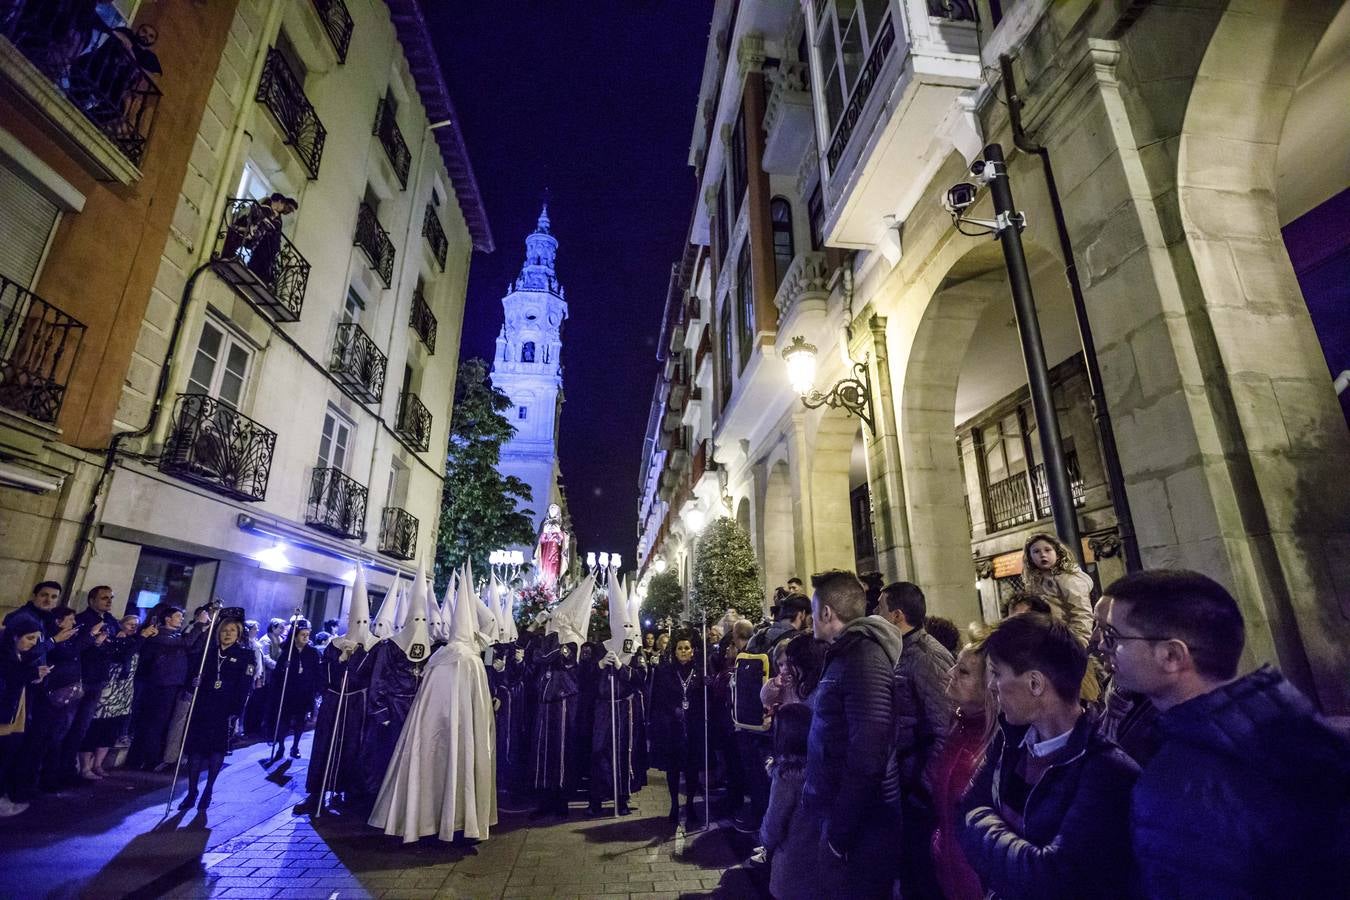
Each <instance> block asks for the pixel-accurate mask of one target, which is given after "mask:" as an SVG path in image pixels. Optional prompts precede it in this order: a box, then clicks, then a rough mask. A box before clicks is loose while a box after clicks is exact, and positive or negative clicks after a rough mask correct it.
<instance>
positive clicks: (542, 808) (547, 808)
mask: <svg viewBox="0 0 1350 900" xmlns="http://www.w3.org/2000/svg"><path fill="white" fill-rule="evenodd" d="M552 814H553V804H551V803H549V802H548V801H545V802H543V803H541V804H540V805H539V806H536V807H535V808H534V809H532V810H530V821H532V822H533V821H535V820H536V819H542V818H543V817H544V816H549V815H552Z"/></svg>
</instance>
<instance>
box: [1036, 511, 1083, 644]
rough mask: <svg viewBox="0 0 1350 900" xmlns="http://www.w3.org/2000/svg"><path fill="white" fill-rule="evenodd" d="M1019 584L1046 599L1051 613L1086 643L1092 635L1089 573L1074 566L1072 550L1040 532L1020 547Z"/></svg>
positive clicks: (1076, 564) (1075, 561)
mask: <svg viewBox="0 0 1350 900" xmlns="http://www.w3.org/2000/svg"><path fill="white" fill-rule="evenodd" d="M1022 584H1023V585H1024V589H1025V590H1026V591H1028V592H1030V593H1033V594H1040V595H1041V596H1042V597H1044V598H1045V599H1047V600H1049V601H1050V605H1051V606H1052V607H1054V612H1055V615H1056V616H1058V617H1059V618H1060V619H1062V620H1063V621H1064V623H1065V624H1066V625H1068V626H1069V629H1070V630H1071V631H1072V632H1073V633H1074V634H1075V635H1077V636H1078V638H1079V640H1081V641H1082V642H1083V645H1084V646H1086V645H1087V642H1088V638H1090V637H1091V636H1092V576H1091V575H1089V574H1088V573H1086V572H1084V571H1083V570H1082V569H1080V568H1079V567H1078V561H1077V559H1075V558H1074V554H1073V551H1071V550H1070V549H1069V548H1068V547H1066V546H1064V543H1063V542H1062V541H1060V539H1059V538H1057V537H1055V536H1054V535H1052V534H1045V533H1044V532H1041V533H1038V534H1033V535H1032V536H1031V537H1029V538H1027V542H1026V544H1025V546H1024V547H1023V548H1022Z"/></svg>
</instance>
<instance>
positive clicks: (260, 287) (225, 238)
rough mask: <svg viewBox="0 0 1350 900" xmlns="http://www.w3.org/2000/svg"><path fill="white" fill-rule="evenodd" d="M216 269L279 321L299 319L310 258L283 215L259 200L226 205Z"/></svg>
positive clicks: (232, 285)
mask: <svg viewBox="0 0 1350 900" xmlns="http://www.w3.org/2000/svg"><path fill="white" fill-rule="evenodd" d="M212 268H214V269H215V271H216V274H217V275H219V276H220V277H221V278H222V279H223V280H224V281H225V282H226V283H227V284H229V285H230V286H231V287H233V288H234V289H235V291H236V292H237V293H238V294H239V295H240V296H241V297H243V298H244V299H245V300H247V301H249V302H250V303H252V304H253V305H254V306H257V307H258V308H260V309H262V310H263V311H265V312H266V313H267V314H268V315H269V316H271V317H272V318H273V319H274V320H276V321H278V322H296V321H299V319H300V307H301V306H302V305H303V304H304V302H305V286H306V285H308V284H309V260H307V259H305V258H304V256H302V255H301V254H300V251H299V250H297V249H295V245H294V244H292V243H291V241H290V239H289V238H287V237H286V235H284V234H283V233H282V231H281V217H280V216H279V215H277V214H276V213H275V212H273V211H272V209H271V207H269V206H267V205H265V204H263V203H260V202H259V201H257V200H250V199H248V198H243V199H239V200H230V201H228V202H227V203H226V204H225V215H224V216H223V217H221V220H220V231H219V232H218V233H217V235H216V250H215V253H214V254H213V256H212Z"/></svg>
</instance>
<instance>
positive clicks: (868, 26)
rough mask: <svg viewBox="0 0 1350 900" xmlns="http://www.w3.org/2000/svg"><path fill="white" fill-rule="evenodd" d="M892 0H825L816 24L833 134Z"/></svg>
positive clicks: (821, 74) (824, 91)
mask: <svg viewBox="0 0 1350 900" xmlns="http://www.w3.org/2000/svg"><path fill="white" fill-rule="evenodd" d="M890 3H891V0H825V2H822V3H821V5H820V7H819V17H818V21H817V25H816V54H817V65H818V66H819V68H820V83H821V90H822V92H823V93H824V95H825V117H826V121H827V126H828V130H829V132H830V133H831V134H833V133H834V130H835V129H836V128H837V127H838V125H839V119H840V117H841V115H842V114H843V112H844V108H845V105H846V101H847V99H848V97H849V96H850V95H851V94H852V93H853V91H854V90H856V89H857V84H858V78H859V73H860V72H861V71H862V68H863V66H864V65H865V64H866V62H867V57H868V55H869V54H870V53H871V52H872V47H873V46H874V45H875V44H876V43H877V40H878V38H879V37H880V35H881V30H882V28H883V27H884V25H885V22H886V17H887V14H888V13H889V11H890Z"/></svg>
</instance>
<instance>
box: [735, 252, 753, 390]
mask: <svg viewBox="0 0 1350 900" xmlns="http://www.w3.org/2000/svg"><path fill="white" fill-rule="evenodd" d="M752 287H753V285H752V284H751V279H750V242H749V241H748V240H747V241H745V242H744V243H742V244H741V252H740V254H738V255H737V257H736V299H737V301H738V303H739V304H740V307H741V310H740V315H739V316H738V317H737V324H738V325H739V326H740V329H739V335H738V336H739V338H740V350H741V366H740V367H741V369H742V370H744V369H745V364H746V363H747V362H749V361H750V348H751V345H752V344H753V342H754V336H755V298H754V291H753V290H752Z"/></svg>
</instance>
